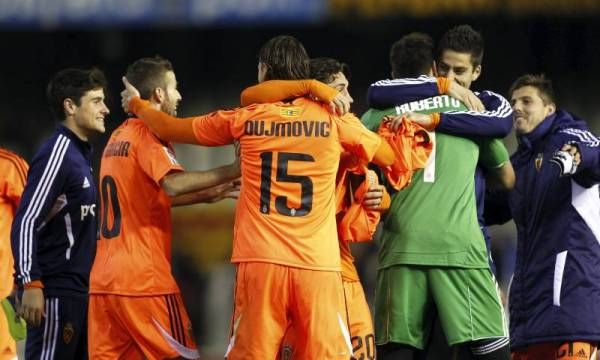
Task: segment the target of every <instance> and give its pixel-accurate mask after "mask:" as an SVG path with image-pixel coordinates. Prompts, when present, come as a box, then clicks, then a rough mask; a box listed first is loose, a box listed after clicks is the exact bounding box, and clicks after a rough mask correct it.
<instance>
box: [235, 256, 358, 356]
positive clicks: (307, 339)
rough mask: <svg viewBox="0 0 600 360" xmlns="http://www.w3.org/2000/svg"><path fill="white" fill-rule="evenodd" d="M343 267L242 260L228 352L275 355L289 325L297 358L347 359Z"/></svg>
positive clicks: (237, 276)
mask: <svg viewBox="0 0 600 360" xmlns="http://www.w3.org/2000/svg"><path fill="white" fill-rule="evenodd" d="M343 298H344V292H343V287H342V278H341V275H340V273H339V272H335V271H316V270H307V269H300V268H295V267H289V266H284V265H277V264H271V263H259V262H250V263H239V264H238V265H237V274H236V283H235V308H234V311H233V316H232V324H231V339H230V342H229V347H228V348H227V353H226V354H225V357H226V358H227V359H228V360H237V359H275V358H276V356H277V354H278V353H279V349H280V347H281V343H282V341H283V337H284V334H285V332H286V330H287V329H288V327H290V326H292V327H294V330H295V331H296V334H297V342H296V344H295V346H297V348H296V349H295V352H296V354H294V356H295V357H297V358H298V359H320V360H321V359H322V360H330V359H344V360H347V359H348V358H349V357H350V354H351V352H352V344H351V342H350V337H349V334H348V327H347V324H346V314H345V309H344V300H343Z"/></svg>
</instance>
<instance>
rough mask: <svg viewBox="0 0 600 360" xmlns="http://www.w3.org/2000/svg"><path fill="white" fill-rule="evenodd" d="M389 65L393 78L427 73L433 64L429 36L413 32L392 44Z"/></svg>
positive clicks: (431, 41)
mask: <svg viewBox="0 0 600 360" xmlns="http://www.w3.org/2000/svg"><path fill="white" fill-rule="evenodd" d="M390 66H391V68H392V77H393V78H395V79H399V78H408V77H418V76H420V75H423V74H427V73H428V72H429V70H430V69H431V68H432V66H433V40H432V39H431V36H429V35H427V34H423V33H418V32H413V33H410V34H408V35H404V36H403V37H402V38H401V39H400V40H398V41H396V42H395V43H394V44H392V47H391V49H390Z"/></svg>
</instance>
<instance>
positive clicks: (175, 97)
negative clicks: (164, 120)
mask: <svg viewBox="0 0 600 360" xmlns="http://www.w3.org/2000/svg"><path fill="white" fill-rule="evenodd" d="M164 90H165V97H164V99H163V101H162V103H161V104H160V109H161V110H162V111H163V112H165V113H167V114H169V115H172V116H176V115H177V105H179V102H180V101H181V94H180V93H179V90H177V79H176V78H175V73H174V72H173V71H167V72H166V73H165V89H164Z"/></svg>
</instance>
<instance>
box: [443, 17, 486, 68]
mask: <svg viewBox="0 0 600 360" xmlns="http://www.w3.org/2000/svg"><path fill="white" fill-rule="evenodd" d="M437 49H438V50H437V58H438V59H440V58H441V57H442V54H443V53H444V51H446V50H452V51H456V52H458V53H467V54H470V55H471V64H472V65H473V67H476V66H478V65H481V62H482V61H483V49H484V42H483V36H481V34H480V33H479V32H477V31H475V30H474V29H473V28H472V27H471V26H470V25H458V26H456V27H453V28H452V29H450V30H448V31H446V33H445V34H444V35H443V36H442V38H441V39H440V42H439V43H438V48H437Z"/></svg>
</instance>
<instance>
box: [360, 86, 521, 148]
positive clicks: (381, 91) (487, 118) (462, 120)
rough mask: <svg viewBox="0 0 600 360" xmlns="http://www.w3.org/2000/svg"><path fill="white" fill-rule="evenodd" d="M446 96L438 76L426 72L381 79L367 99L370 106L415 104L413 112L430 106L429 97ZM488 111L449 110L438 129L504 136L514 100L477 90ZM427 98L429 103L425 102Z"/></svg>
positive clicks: (509, 128) (508, 125)
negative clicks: (510, 101) (407, 77)
mask: <svg viewBox="0 0 600 360" xmlns="http://www.w3.org/2000/svg"><path fill="white" fill-rule="evenodd" d="M437 95H442V94H441V93H440V88H439V87H438V81H437V80H436V78H434V77H430V76H426V75H422V76H420V77H418V78H415V79H393V80H380V81H377V82H376V83H374V84H372V85H371V86H370V87H369V90H368V93H367V100H368V102H369V106H370V107H374V108H378V109H383V108H388V107H390V106H395V105H397V104H405V103H406V104H408V105H409V106H413V107H414V109H413V111H417V112H418V111H421V110H423V107H426V106H427V105H428V104H427V102H426V101H427V100H426V99H428V98H431V97H434V96H437ZM475 95H477V97H478V98H479V100H481V102H482V103H483V106H484V107H485V111H482V112H475V111H448V112H444V113H441V114H440V123H439V124H438V126H437V127H436V128H435V131H439V132H443V133H446V134H450V135H458V136H485V137H495V138H503V137H505V136H506V135H508V134H509V133H510V131H511V129H512V109H511V107H510V103H509V102H508V101H507V100H506V99H505V98H504V97H503V96H501V95H498V94H496V93H494V92H492V91H482V92H479V93H477V92H476V93H475ZM424 101H425V102H424Z"/></svg>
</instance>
